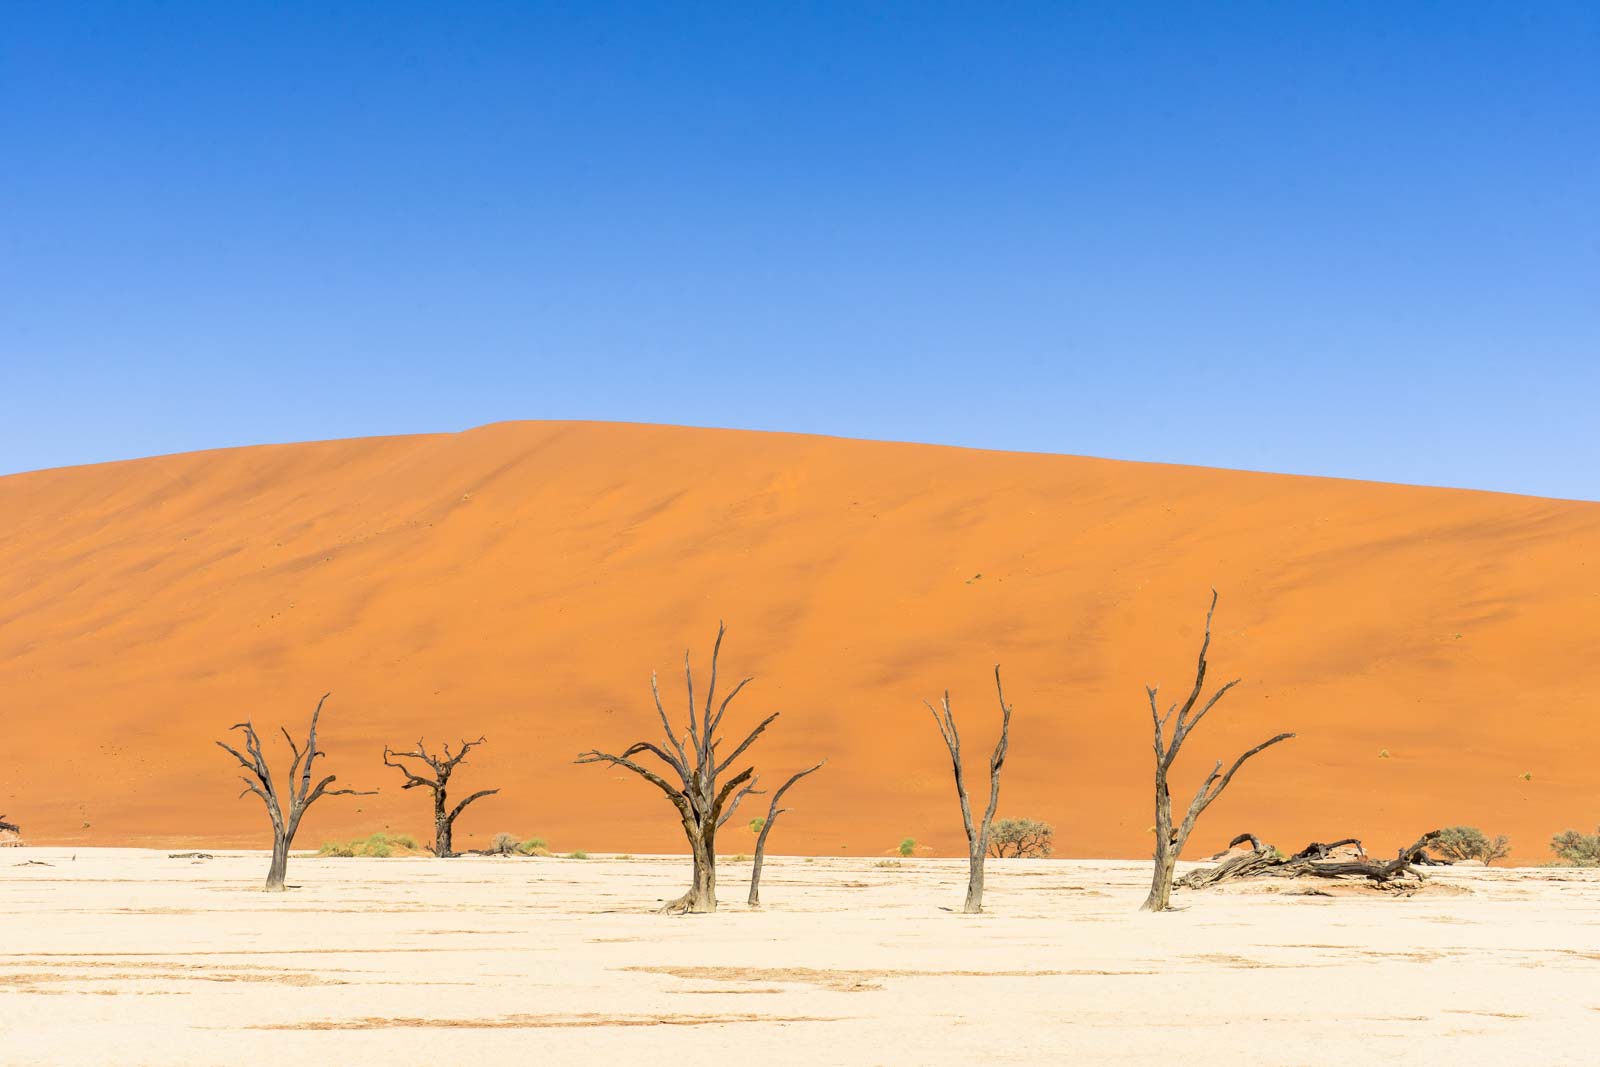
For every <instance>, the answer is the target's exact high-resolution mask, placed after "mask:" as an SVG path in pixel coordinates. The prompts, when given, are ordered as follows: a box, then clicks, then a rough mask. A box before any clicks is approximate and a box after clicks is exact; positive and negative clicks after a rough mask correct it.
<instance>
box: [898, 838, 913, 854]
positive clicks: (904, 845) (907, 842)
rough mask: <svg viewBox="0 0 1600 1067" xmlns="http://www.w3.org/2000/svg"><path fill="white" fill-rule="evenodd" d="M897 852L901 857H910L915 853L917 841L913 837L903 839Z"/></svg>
mask: <svg viewBox="0 0 1600 1067" xmlns="http://www.w3.org/2000/svg"><path fill="white" fill-rule="evenodd" d="M899 851H900V855H902V856H910V855H911V854H913V853H914V852H916V851H917V839H916V838H914V837H908V838H905V839H904V840H902V841H901V842H900V849H899Z"/></svg>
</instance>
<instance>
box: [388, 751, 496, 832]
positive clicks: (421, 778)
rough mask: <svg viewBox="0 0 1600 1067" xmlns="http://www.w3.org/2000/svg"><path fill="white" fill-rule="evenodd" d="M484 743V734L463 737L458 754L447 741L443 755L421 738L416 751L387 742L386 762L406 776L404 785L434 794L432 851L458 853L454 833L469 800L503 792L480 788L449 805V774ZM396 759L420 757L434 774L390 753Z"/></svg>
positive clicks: (418, 758) (470, 801) (406, 787)
mask: <svg viewBox="0 0 1600 1067" xmlns="http://www.w3.org/2000/svg"><path fill="white" fill-rule="evenodd" d="M483 743H484V739H483V738H481V737H480V738H478V739H477V740H476V741H462V742H461V749H460V751H458V752H457V753H456V754H455V755H451V754H450V744H449V742H445V745H444V755H443V756H430V755H429V754H428V749H427V746H425V745H424V744H423V743H422V741H421V740H418V741H417V749H416V751H415V752H395V751H393V750H391V749H390V748H389V746H388V745H384V746H383V765H384V766H385V767H393V768H394V769H395V770H397V771H399V772H400V773H401V774H403V775H405V776H406V784H405V785H403V786H401V787H400V788H401V789H417V788H422V789H427V790H428V791H430V792H431V793H432V794H433V846H432V847H433V854H434V855H435V856H440V857H445V858H448V857H450V856H454V855H455V854H456V852H455V849H454V847H453V846H452V843H451V835H452V833H453V831H454V830H455V824H456V816H458V815H460V814H461V813H462V812H463V811H464V810H466V807H467V805H468V804H471V803H472V802H473V801H474V800H482V799H483V798H484V797H491V796H494V795H495V794H496V793H498V792H500V790H498V789H480V790H478V791H477V792H476V793H474V794H472V795H471V796H469V797H468V798H467V799H465V800H463V801H462V802H461V803H459V804H457V805H456V806H455V807H453V808H450V807H447V804H448V801H447V799H446V796H445V794H446V792H447V791H448V790H449V788H450V776H451V775H452V774H454V773H455V769H456V767H457V766H458V765H459V764H460V763H461V762H462V761H464V760H465V759H466V758H467V753H468V752H470V751H472V750H473V749H475V748H477V747H478V746H479V745H481V744H483ZM390 756H393V757H395V759H397V760H403V759H412V760H418V761H420V762H421V763H423V764H424V765H426V766H427V767H428V768H430V769H431V770H432V771H433V777H432V778H429V777H427V776H426V775H425V774H418V773H416V772H414V771H412V770H411V768H410V767H407V766H406V765H405V764H403V763H391V762H390V760H389V757H390Z"/></svg>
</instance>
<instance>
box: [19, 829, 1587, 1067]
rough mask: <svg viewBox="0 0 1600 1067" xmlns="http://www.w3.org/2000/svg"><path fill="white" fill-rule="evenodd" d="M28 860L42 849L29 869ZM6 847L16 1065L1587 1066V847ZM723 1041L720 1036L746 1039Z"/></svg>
mask: <svg viewBox="0 0 1600 1067" xmlns="http://www.w3.org/2000/svg"><path fill="white" fill-rule="evenodd" d="M25 860H40V861H44V862H46V863H49V864H51V866H32V865H30V866H20V864H22V863H23V862H24V861H25ZM881 862H882V861H874V860H839V859H828V860H815V861H805V860H800V859H788V858H780V859H776V860H772V861H769V865H768V872H767V876H766V878H765V880H764V888H765V894H764V895H765V896H766V897H767V899H768V901H769V903H768V907H767V908H766V909H765V910H763V911H760V912H751V911H749V910H748V909H746V908H745V906H744V904H743V897H744V884H743V883H744V879H745V878H746V877H747V876H748V872H749V865H748V864H747V863H733V862H729V863H726V864H724V865H723V866H721V867H720V868H719V871H720V872H721V876H722V879H723V890H724V910H723V911H721V912H719V913H718V914H717V915H714V916H693V917H662V916H657V915H654V914H651V913H650V910H649V909H650V907H651V905H652V904H653V903H654V902H655V901H656V900H657V899H658V898H663V897H667V896H670V895H676V894H677V893H678V892H679V891H681V889H682V883H683V882H684V879H685V877H686V875H687V865H686V861H685V860H682V859H668V858H656V857H652V858H641V859H590V860H587V861H580V860H559V859H540V860H490V859H482V858H469V859H461V860H455V861H449V862H440V861H436V860H431V859H404V860H401V859H393V860H372V859H326V860H319V859H296V860H294V861H293V862H292V863H291V865H290V871H289V873H290V882H291V884H295V885H298V886H299V887H300V888H298V889H296V890H294V891H292V892H289V893H285V894H282V895H268V894H264V893H261V892H258V891H257V890H256V885H257V883H258V880H259V878H260V876H261V874H262V873H263V869H264V867H265V860H264V859H263V858H262V857H260V856H254V855H249V856H247V855H237V854H233V855H219V856H218V857H217V858H216V859H214V860H210V861H202V862H193V861H190V860H184V859H169V858H168V857H167V856H166V854H165V853H158V852H147V851H140V850H131V849H89V850H84V849H80V850H77V851H76V852H75V853H74V852H73V851H70V850H63V849H38V848H34V849H17V850H6V851H5V852H0V916H3V918H0V924H3V925H0V946H3V947H0V1062H3V1063H5V1064H35V1063H49V1064H227V1063H241V1062H247V1061H248V1062H253V1063H288V1062H294V1063H303V1064H333V1063H337V1064H380V1063H381V1064H396V1063H424V1062H426V1063H435V1064H454V1063H469V1064H474V1065H480V1067H481V1065H486V1064H496V1063H630V1062H631V1063H643V1062H661V1063H669V1062H670V1063H683V1062H695V1063H716V1062H720V1061H722V1060H723V1059H724V1058H726V1059H727V1060H728V1061H729V1062H762V1063H782V1064H788V1063H794V1064H800V1063H807V1064H811V1063H862V1064H870V1063H887V1064H934V1063H962V1064H971V1063H976V1062H988V1063H1093V1064H1100V1063H1185V1062H1197V1061H1200V1060H1202V1059H1209V1058H1212V1057H1221V1056H1224V1055H1239V1056H1244V1057H1248V1062H1251V1063H1256V1064H1263V1065H1272V1064H1334V1063H1348V1062H1350V1061H1352V1059H1366V1058H1368V1057H1369V1056H1372V1055H1374V1054H1380V1055H1395V1056H1399V1057H1402V1058H1403V1059H1404V1060H1405V1061H1406V1062H1409V1063H1448V1064H1455V1065H1459V1064H1475V1063H1504V1062H1515V1063H1537V1064H1558V1063H1559V1064H1592V1063H1595V1062H1600V1052H1597V1049H1600V872H1595V871H1587V872H1584V871H1561V870H1521V871H1500V870H1490V871H1482V870H1476V871H1469V870H1451V871H1445V872H1443V873H1441V874H1439V875H1437V878H1438V879H1439V881H1441V882H1443V883H1448V884H1452V885H1457V886H1461V887H1465V888H1466V889H1467V890H1469V892H1467V893H1465V894H1461V895H1440V896H1419V897H1416V898H1413V899H1409V900H1405V899H1369V898H1359V899H1358V898H1347V897H1338V898H1329V897H1315V896H1313V897H1304V896H1300V897H1287V896H1281V895H1237V894H1227V895H1225V894H1204V895H1193V894H1186V893H1183V894H1180V896H1179V902H1180V903H1181V904H1182V905H1183V906H1184V908H1185V910H1183V911H1182V912H1178V913H1174V914H1168V915H1162V916H1151V915H1144V914H1140V913H1139V912H1138V911H1137V910H1136V909H1137V907H1138V904H1139V901H1140V900H1141V899H1142V896H1143V890H1144V885H1143V883H1144V879H1145V868H1144V867H1143V865H1140V864H1131V863H1113V862H1083V861H1009V862H1003V863H993V864H991V867H990V871H991V873H990V875H989V887H990V888H989V898H988V905H989V912H988V913H987V914H984V915H982V916H971V917H969V916H962V915H959V914H955V913H953V912H950V911H947V910H944V908H948V907H955V906H958V905H959V903H960V899H961V891H962V870H961V868H962V865H961V864H960V863H958V862H956V861H950V860H912V861H907V862H906V863H905V864H904V865H902V866H880V865H879V864H880V863H881ZM735 1057H737V1059H735Z"/></svg>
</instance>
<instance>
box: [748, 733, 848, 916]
mask: <svg viewBox="0 0 1600 1067" xmlns="http://www.w3.org/2000/svg"><path fill="white" fill-rule="evenodd" d="M826 762H828V761H827V760H823V761H822V763H826ZM822 763H819V764H817V765H816V766H814V767H807V768H806V769H805V770H803V771H800V772H798V773H796V774H794V775H791V776H790V778H789V780H788V781H787V782H784V783H783V785H781V786H779V787H778V791H777V792H776V793H774V794H772V803H771V804H769V805H768V806H767V817H766V819H764V820H763V821H762V823H761V832H760V833H759V834H757V835H756V855H755V862H754V863H753V864H752V865H751V868H750V896H749V898H748V899H747V901H746V903H748V904H749V905H750V906H751V907H752V908H759V907H760V906H761V864H762V861H763V860H765V859H766V856H767V835H768V834H770V833H772V824H773V823H775V822H777V821H778V816H780V815H782V814H783V813H784V812H786V811H788V810H789V809H788V808H780V807H778V804H779V802H780V801H782V800H783V794H785V793H787V792H788V791H789V787H790V786H792V785H794V784H795V783H796V782H798V781H799V780H800V779H802V778H804V777H805V776H806V775H808V774H810V773H812V772H813V771H819V770H821V769H822Z"/></svg>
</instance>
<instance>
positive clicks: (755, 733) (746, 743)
mask: <svg viewBox="0 0 1600 1067" xmlns="http://www.w3.org/2000/svg"><path fill="white" fill-rule="evenodd" d="M778 715H779V713H778V712H776V711H775V712H773V713H772V714H771V715H768V716H767V717H766V718H765V719H762V720H761V724H760V725H759V726H757V727H756V728H755V729H754V730H751V731H750V736H748V737H746V738H745V739H744V740H743V741H741V742H739V747H738V748H736V749H734V750H733V752H732V753H731V754H730V755H729V756H728V758H727V759H725V760H723V761H722V762H721V763H719V764H717V768H716V774H718V775H720V774H722V772H723V771H725V770H727V769H728V766H729V764H731V763H732V762H733V761H734V760H736V759H738V758H739V754H740V753H742V752H743V751H744V750H745V749H747V748H749V747H750V746H751V745H753V744H755V743H756V738H758V737H760V736H761V732H762V731H763V730H765V729H766V728H767V727H768V726H770V725H772V721H773V720H774V719H776V718H777V717H778Z"/></svg>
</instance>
